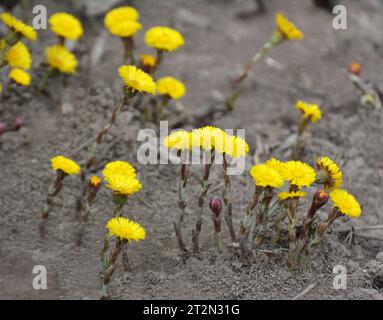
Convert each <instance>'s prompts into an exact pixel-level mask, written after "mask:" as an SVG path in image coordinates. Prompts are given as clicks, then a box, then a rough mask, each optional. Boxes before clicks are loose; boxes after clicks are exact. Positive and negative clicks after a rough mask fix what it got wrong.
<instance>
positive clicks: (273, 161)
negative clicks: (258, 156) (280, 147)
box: [265, 158, 284, 176]
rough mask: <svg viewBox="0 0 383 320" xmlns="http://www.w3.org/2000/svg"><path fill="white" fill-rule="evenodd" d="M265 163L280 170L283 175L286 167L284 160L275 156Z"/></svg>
mask: <svg viewBox="0 0 383 320" xmlns="http://www.w3.org/2000/svg"><path fill="white" fill-rule="evenodd" d="M265 165H267V166H268V167H270V168H272V169H274V170H276V171H278V172H279V173H280V174H281V175H282V176H283V171H284V167H283V162H282V161H280V160H277V159H275V158H271V159H269V160H267V161H266V162H265Z"/></svg>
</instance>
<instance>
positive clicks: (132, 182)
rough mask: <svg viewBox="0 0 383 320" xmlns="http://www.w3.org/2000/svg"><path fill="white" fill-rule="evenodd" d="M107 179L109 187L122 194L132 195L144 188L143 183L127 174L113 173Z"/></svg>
mask: <svg viewBox="0 0 383 320" xmlns="http://www.w3.org/2000/svg"><path fill="white" fill-rule="evenodd" d="M105 181H106V182H107V185H106V186H107V187H108V188H109V189H112V190H113V191H114V192H115V193H116V194H119V195H122V196H130V195H132V194H134V193H136V192H138V191H140V190H141V188H142V185H141V183H140V182H139V181H138V180H137V179H136V178H132V177H129V176H127V175H125V174H112V175H110V176H108V179H106V178H105Z"/></svg>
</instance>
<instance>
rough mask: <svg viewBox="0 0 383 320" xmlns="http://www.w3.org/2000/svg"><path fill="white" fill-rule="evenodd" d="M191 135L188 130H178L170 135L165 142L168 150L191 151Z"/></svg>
mask: <svg viewBox="0 0 383 320" xmlns="http://www.w3.org/2000/svg"><path fill="white" fill-rule="evenodd" d="M191 142H192V140H191V133H190V132H188V131H186V130H178V131H175V132H173V133H171V134H170V135H168V136H167V137H166V138H165V140H164V146H165V147H166V148H168V149H175V150H191V148H192V144H191Z"/></svg>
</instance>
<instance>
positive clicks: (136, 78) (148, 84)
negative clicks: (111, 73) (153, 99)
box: [118, 65, 156, 95]
mask: <svg viewBox="0 0 383 320" xmlns="http://www.w3.org/2000/svg"><path fill="white" fill-rule="evenodd" d="M118 73H119V75H120V77H121V79H122V80H123V81H124V83H125V86H126V87H127V88H128V89H130V90H132V92H135V91H139V92H146V93H150V94H153V95H154V94H155V93H156V83H155V82H154V80H153V78H152V77H151V76H150V75H148V74H147V73H146V72H144V71H142V70H141V69H138V68H137V67H135V66H131V65H129V66H126V65H124V66H122V67H120V68H119V69H118Z"/></svg>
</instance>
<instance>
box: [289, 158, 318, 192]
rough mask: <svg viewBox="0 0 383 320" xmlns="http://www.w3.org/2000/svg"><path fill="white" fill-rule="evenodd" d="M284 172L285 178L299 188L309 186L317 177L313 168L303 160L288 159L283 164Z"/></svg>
mask: <svg viewBox="0 0 383 320" xmlns="http://www.w3.org/2000/svg"><path fill="white" fill-rule="evenodd" d="M283 167H284V171H283V173H282V175H283V177H284V178H285V180H288V181H290V183H291V184H292V185H294V186H297V187H298V188H301V187H309V186H310V185H311V184H312V183H313V182H314V181H315V178H316V174H315V171H314V169H313V168H311V167H310V166H309V165H308V164H306V163H304V162H302V161H288V162H285V163H284V164H283Z"/></svg>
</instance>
